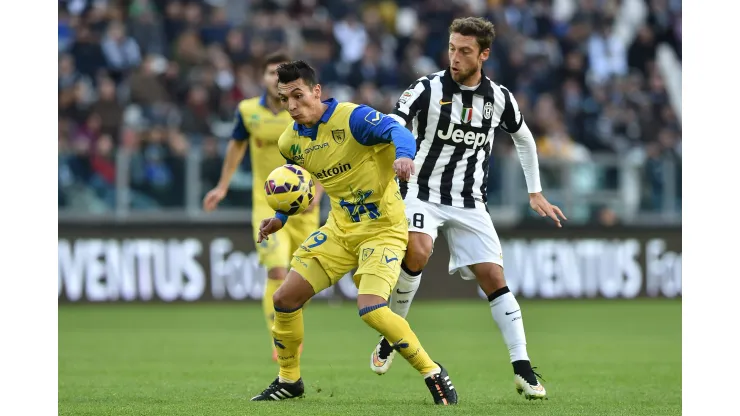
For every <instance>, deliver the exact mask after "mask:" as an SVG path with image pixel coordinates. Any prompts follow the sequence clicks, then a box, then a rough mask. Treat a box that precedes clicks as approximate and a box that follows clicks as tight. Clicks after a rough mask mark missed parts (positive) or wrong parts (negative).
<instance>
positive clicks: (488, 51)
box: [480, 48, 491, 61]
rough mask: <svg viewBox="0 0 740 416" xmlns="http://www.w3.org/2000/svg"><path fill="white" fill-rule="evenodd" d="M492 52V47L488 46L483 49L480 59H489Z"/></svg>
mask: <svg viewBox="0 0 740 416" xmlns="http://www.w3.org/2000/svg"><path fill="white" fill-rule="evenodd" d="M490 54H491V48H486V49H484V50H483V52H481V53H480V60H481V61H487V60H488V56H489V55H490Z"/></svg>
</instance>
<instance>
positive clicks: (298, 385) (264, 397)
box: [251, 378, 305, 402]
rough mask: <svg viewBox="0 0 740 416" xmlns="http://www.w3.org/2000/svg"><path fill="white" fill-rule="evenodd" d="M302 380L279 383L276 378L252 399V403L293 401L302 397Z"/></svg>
mask: <svg viewBox="0 0 740 416" xmlns="http://www.w3.org/2000/svg"><path fill="white" fill-rule="evenodd" d="M304 391H305V389H304V387H303V380H302V379H298V381H296V382H295V383H281V382H280V379H279V378H276V379H275V381H273V382H272V383H271V384H270V385H269V386H267V388H266V389H265V390H263V391H262V393H260V394H258V395H256V396H254V397H252V400H251V401H253V402H260V401H279V400H287V399H295V398H297V397H303V392H304Z"/></svg>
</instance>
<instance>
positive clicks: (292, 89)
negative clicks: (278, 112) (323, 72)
mask: <svg viewBox="0 0 740 416" xmlns="http://www.w3.org/2000/svg"><path fill="white" fill-rule="evenodd" d="M277 89H278V97H280V102H281V103H283V107H285V109H286V110H288V113H290V116H291V117H292V118H293V120H295V121H297V122H298V123H300V124H304V125H313V124H315V123H316V122H317V121H318V119H319V118H320V117H321V113H322V108H321V86H320V85H318V84H316V85H314V86H313V88H312V87H309V86H308V85H306V82H305V81H304V80H302V79H297V80H295V81H292V82H288V83H285V84H283V83H278V84H277Z"/></svg>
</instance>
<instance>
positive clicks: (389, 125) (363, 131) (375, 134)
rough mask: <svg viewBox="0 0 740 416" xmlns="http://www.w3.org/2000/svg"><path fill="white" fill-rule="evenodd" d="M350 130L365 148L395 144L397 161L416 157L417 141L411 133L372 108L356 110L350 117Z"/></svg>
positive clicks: (359, 107) (392, 119)
mask: <svg viewBox="0 0 740 416" xmlns="http://www.w3.org/2000/svg"><path fill="white" fill-rule="evenodd" d="M349 128H350V131H351V132H352V136H354V137H355V140H357V141H358V142H359V143H360V144H363V145H365V146H374V145H377V144H387V143H393V144H394V145H395V146H396V159H398V158H402V157H407V158H409V159H413V158H414V156H415V155H416V141H415V140H414V136H413V135H412V134H411V132H410V131H409V130H408V129H407V128H405V127H403V126H402V125H400V124H398V121H396V120H395V119H394V118H393V117H389V116H386V115H385V114H383V113H381V112H380V111H377V110H375V109H374V108H372V107H368V106H366V105H360V106H358V107H357V108H355V109H354V110H353V111H352V114H351V115H350V117H349Z"/></svg>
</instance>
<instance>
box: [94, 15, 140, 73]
mask: <svg viewBox="0 0 740 416" xmlns="http://www.w3.org/2000/svg"><path fill="white" fill-rule="evenodd" d="M102 48H103V54H104V55H105V59H106V61H107V62H108V69H110V72H111V74H112V75H113V77H114V78H115V79H119V80H120V79H123V77H124V75H125V74H126V73H127V72H128V71H129V70H131V69H134V68H136V67H138V66H139V64H140V63H141V50H140V49H139V45H138V44H137V43H136V41H135V40H134V39H133V38H132V37H130V36H128V35H127V34H126V26H124V25H123V24H122V23H120V22H111V23H110V25H109V26H108V30H107V31H106V35H105V37H104V38H103V42H102Z"/></svg>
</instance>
